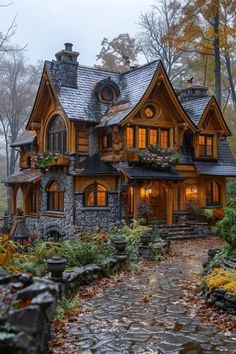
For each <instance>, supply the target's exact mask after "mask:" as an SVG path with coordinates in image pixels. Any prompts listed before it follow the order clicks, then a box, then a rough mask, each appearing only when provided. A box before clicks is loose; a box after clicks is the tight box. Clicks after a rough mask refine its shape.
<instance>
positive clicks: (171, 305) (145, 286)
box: [53, 238, 236, 354]
mask: <svg viewBox="0 0 236 354" xmlns="http://www.w3.org/2000/svg"><path fill="white" fill-rule="evenodd" d="M217 243H218V241H217V240H215V239H213V238H212V239H209V238H208V239H204V240H201V241H191V242H176V243H175V244H174V245H173V246H172V257H170V259H169V260H168V261H165V262H162V263H156V262H155V263H152V264H151V265H150V264H149V265H147V266H145V271H144V272H141V273H140V274H131V275H129V276H127V277H125V278H124V279H123V281H122V282H121V283H120V284H119V285H117V286H115V285H114V286H110V287H108V288H106V289H105V290H104V292H102V294H101V293H99V294H98V295H96V296H94V297H93V298H90V299H87V300H83V301H82V308H84V309H85V311H84V313H83V314H80V315H78V317H77V318H76V319H75V320H73V322H72V323H69V324H68V325H67V330H68V332H69V336H67V338H66V339H65V344H64V347H65V349H64V350H63V351H61V350H60V351H58V350H56V349H55V351H53V353H60V354H62V353H67V354H69V353H77V354H78V353H84V354H90V353H104V354H105V353H106V354H115V353H124V354H125V353H135V354H139V353H153V354H154V353H156V354H158V353H171V354H175V353H176V354H177V353H180V354H184V353H189V354H190V353H191V354H201V353H209V354H210V353H211V354H213V353H216V354H217V353H222V352H223V353H227V354H228V353H234V354H235V353H236V332H235V333H232V332H231V334H230V333H224V332H222V331H220V330H219V329H218V330H217V329H214V328H212V327H211V326H210V325H207V324H204V323H202V322H201V320H200V319H199V318H197V317H196V314H195V311H194V307H193V308H189V306H187V304H186V302H185V294H184V290H183V287H182V285H183V283H184V282H185V281H189V280H191V279H194V272H197V271H198V270H199V269H200V267H201V264H202V261H203V259H204V258H206V252H207V250H208V249H209V248H212V247H216V246H217Z"/></svg>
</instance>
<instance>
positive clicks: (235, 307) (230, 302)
mask: <svg viewBox="0 0 236 354" xmlns="http://www.w3.org/2000/svg"><path fill="white" fill-rule="evenodd" d="M205 295H206V302H207V303H211V304H215V305H216V306H217V307H219V308H220V309H223V310H226V311H227V312H228V313H230V314H231V315H236V295H235V294H233V293H230V292H228V291H226V290H224V289H221V288H218V289H215V290H213V291H212V292H208V291H206V294H205Z"/></svg>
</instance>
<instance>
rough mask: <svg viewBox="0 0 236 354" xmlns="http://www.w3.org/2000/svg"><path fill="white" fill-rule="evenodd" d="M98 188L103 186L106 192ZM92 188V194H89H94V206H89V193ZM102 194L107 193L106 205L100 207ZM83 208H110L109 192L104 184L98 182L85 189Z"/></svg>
mask: <svg viewBox="0 0 236 354" xmlns="http://www.w3.org/2000/svg"><path fill="white" fill-rule="evenodd" d="M98 186H101V187H102V188H104V190H103V191H99V190H98ZM90 187H92V189H93V190H92V192H89V193H93V205H88V202H87V193H88V189H89V188H90ZM101 192H102V193H105V205H98V194H99V193H101ZM83 207H84V208H106V207H108V190H107V188H106V187H105V186H104V185H103V184H101V183H98V182H96V181H95V182H93V183H91V184H89V185H88V186H87V187H86V188H85V189H84V192H83Z"/></svg>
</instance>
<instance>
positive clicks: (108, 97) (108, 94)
mask: <svg viewBox="0 0 236 354" xmlns="http://www.w3.org/2000/svg"><path fill="white" fill-rule="evenodd" d="M114 96H115V95H114V90H113V89H112V87H111V86H105V87H103V89H102V92H101V99H102V100H103V101H108V102H112V101H113V100H114Z"/></svg>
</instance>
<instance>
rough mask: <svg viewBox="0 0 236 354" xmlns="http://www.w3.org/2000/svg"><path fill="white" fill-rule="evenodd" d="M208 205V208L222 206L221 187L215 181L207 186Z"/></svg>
mask: <svg viewBox="0 0 236 354" xmlns="http://www.w3.org/2000/svg"><path fill="white" fill-rule="evenodd" d="M206 204H207V206H219V205H220V186H219V184H218V183H217V182H215V181H211V182H209V183H208V184H207V190H206Z"/></svg>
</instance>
